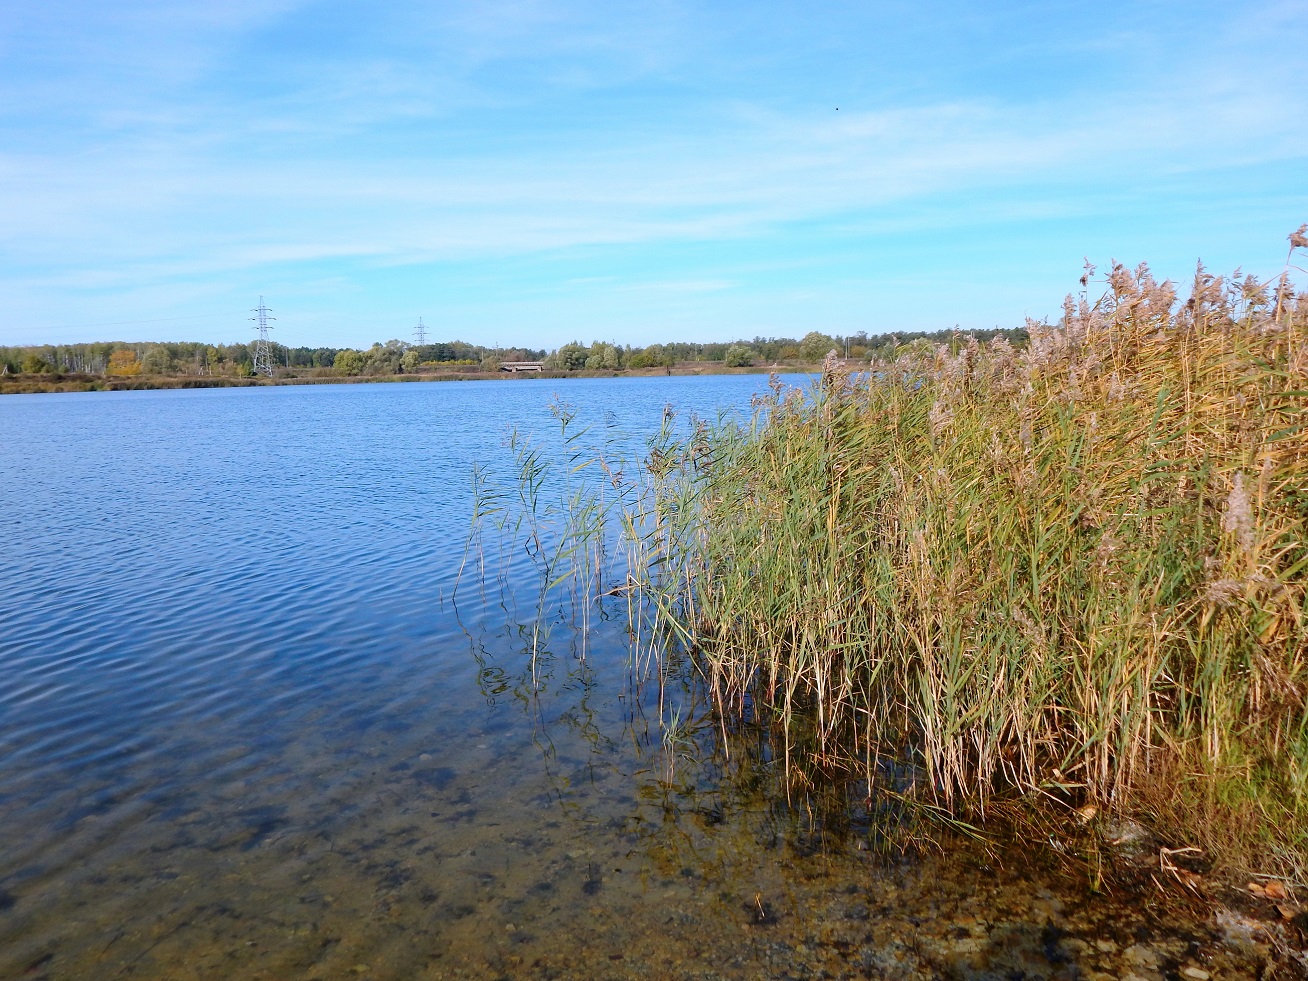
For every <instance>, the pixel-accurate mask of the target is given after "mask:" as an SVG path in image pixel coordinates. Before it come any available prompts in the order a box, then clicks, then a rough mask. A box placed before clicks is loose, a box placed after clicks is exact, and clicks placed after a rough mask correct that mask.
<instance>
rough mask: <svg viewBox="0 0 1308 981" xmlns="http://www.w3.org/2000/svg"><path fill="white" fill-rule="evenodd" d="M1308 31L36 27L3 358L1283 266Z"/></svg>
mask: <svg viewBox="0 0 1308 981" xmlns="http://www.w3.org/2000/svg"><path fill="white" fill-rule="evenodd" d="M1306 69H1308V4H1305V3H1303V2H1302V0H1294V2H1269V3H1239V2H1229V0H1228V2H1221V3H1215V2H1214V3H1209V2H1188V3H1149V2H1132V3H1117V2H1109V3H1101V4H1086V3H1084V2H1077V3H1061V2H1041V3H1012V2H997V3H993V2H992V3H986V4H981V3H974V2H973V3H948V2H940V3H931V2H915V3H909V2H903V3H901V2H866V3H845V2H827V3H823V4H799V3H773V2H767V0H752V2H750V3H730V2H720V3H714V4H707V3H680V2H659V0H650V2H646V3H641V4H628V3H621V2H608V3H603V4H600V3H593V2H591V3H579V2H578V3H574V2H532V0H522V2H504V3H499V2H493V0H492V2H482V3H475V4H463V3H428V4H420V3H419V4H414V3H403V4H397V3H389V2H373V3H366V4H365V3H356V2H351V0H336V2H324V3H300V2H290V0H280V2H279V0H260V2H253V0H239V2H222V0H213V2H207V3H194V4H182V3H164V2H141V0H120V2H115V3H104V2H103V0H96V2H89V0H8V2H7V3H5V4H4V8H3V11H2V12H0V343H10V344H17V343H41V342H48V343H66V342H71V341H82V340H94V339H107V338H123V339H133V340H135V339H159V340H165V339H196V340H212V341H219V340H223V341H227V340H234V339H240V338H245V337H248V336H249V329H248V328H249V324H248V323H247V322H246V320H245V319H244V318H245V317H246V316H248V309H249V308H250V307H253V306H254V305H255V304H256V302H257V300H258V297H259V295H260V294H263V295H264V296H265V297H266V298H267V302H268V303H269V305H270V306H272V307H273V308H274V311H275V315H276V316H277V318H278V320H277V323H276V328H277V331H276V337H277V339H278V340H280V341H282V342H283V343H288V344H293V345H295V344H323V345H330V346H343V345H351V346H363V345H367V344H368V343H371V342H372V341H374V340H385V339H387V338H390V337H401V338H406V339H407V338H409V337H410V336H411V335H412V331H413V327H414V326H415V324H416V321H417V317H418V316H420V315H421V316H423V317H424V319H425V321H426V323H427V325H428V327H429V329H430V332H431V334H432V335H433V336H436V337H439V338H442V339H447V338H453V337H458V338H461V339H465V340H470V341H474V342H480V343H489V344H493V343H502V344H509V343H515V342H516V343H524V344H528V345H531V346H536V347H554V346H557V345H558V344H560V343H563V342H566V341H568V340H572V339H574V338H577V339H581V340H582V341H585V342H589V341H591V340H595V339H604V340H616V341H618V342H620V343H631V344H644V343H650V342H653V341H656V340H669V339H686V340H692V339H702V340H710V339H729V338H735V337H740V336H743V337H752V336H754V335H756V334H762V335H787V334H788V335H802V334H803V333H805V332H806V331H808V330H821V331H825V332H829V333H843V332H852V331H857V330H867V331H869V332H883V331H890V330H914V329H928V330H935V329H940V328H942V327H952V326H953V325H955V324H958V325H961V326H962V327H964V328H973V327H990V326H994V325H1001V326H1017V325H1020V324H1021V323H1022V320H1023V318H1024V317H1026V316H1032V317H1037V318H1040V317H1046V316H1048V317H1055V316H1057V314H1058V309H1059V304H1060V302H1061V299H1062V297H1063V295H1064V294H1065V293H1066V292H1068V291H1069V289H1071V288H1072V287H1074V286H1075V285H1076V278H1077V276H1079V274H1080V269H1081V264H1082V261H1083V257H1085V256H1089V257H1090V259H1091V260H1092V261H1095V262H1098V263H1100V264H1101V266H1103V265H1106V264H1107V263H1108V261H1109V260H1110V259H1118V260H1121V261H1125V262H1128V263H1132V264H1134V263H1136V262H1140V261H1148V262H1149V263H1150V264H1151V265H1152V266H1153V267H1154V268H1155V270H1156V271H1158V272H1159V273H1160V274H1162V275H1166V276H1170V277H1173V278H1176V279H1180V280H1184V279H1185V278H1187V277H1188V276H1190V275H1191V274H1192V273H1193V269H1194V263H1195V261H1196V260H1197V259H1200V258H1202V259H1203V260H1204V262H1205V263H1206V264H1208V265H1209V266H1210V267H1212V268H1214V269H1215V270H1217V271H1230V270H1232V269H1233V268H1234V267H1236V266H1238V265H1242V266H1244V267H1245V269H1246V271H1255V272H1258V273H1265V274H1268V275H1270V274H1272V273H1274V272H1275V271H1277V270H1279V268H1280V266H1281V264H1282V263H1283V262H1284V258H1285V248H1286V239H1285V236H1286V235H1287V233H1288V232H1289V231H1290V230H1291V229H1293V228H1295V227H1297V226H1298V225H1299V224H1300V223H1301V222H1304V221H1308V126H1306V125H1305V120H1308V85H1305V83H1304V79H1305V78H1308V70H1306Z"/></svg>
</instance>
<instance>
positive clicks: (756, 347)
mask: <svg viewBox="0 0 1308 981" xmlns="http://www.w3.org/2000/svg"><path fill="white" fill-rule="evenodd" d="M960 336H964V335H961V334H960V333H959V332H958V331H953V330H940V331H935V332H922V331H907V332H902V333H895V334H876V335H868V334H867V333H865V332H859V333H857V334H852V335H850V336H848V337H845V336H839V335H837V336H831V335H828V334H822V333H819V332H817V331H811V332H810V333H808V334H805V335H804V336H803V337H801V338H790V337H766V338H765V337H755V338H754V339H753V340H748V341H747V340H737V341H730V342H711V343H707V344H693V343H687V342H681V341H675V342H672V343H667V344H651V345H649V346H648V347H633V346H630V345H620V344H611V343H608V342H606V341H595V342H594V343H592V344H588V345H587V344H582V343H580V342H577V341H574V342H573V343H570V344H564V345H563V346H562V347H560V348H557V349H556V350H553V351H546V350H542V349H533V348H525V347H523V348H499V347H495V348H491V347H483V346H482V345H480V344H468V343H466V342H464V341H446V342H441V343H436V344H410V343H408V342H406V341H400V340H390V341H386V342H385V343H377V344H374V345H373V346H372V347H370V348H368V349H366V350H357V349H354V348H332V347H285V346H283V345H281V344H277V343H270V348H271V354H272V361H273V362H274V364H275V366H276V370H277V373H278V374H279V375H283V376H286V377H299V376H319V375H321V376H330V375H348V376H356V375H398V374H422V373H431V372H438V371H449V370H462V371H469V372H475V371H496V370H498V369H499V368H500V366H501V365H502V364H503V363H505V362H512V361H541V362H544V365H545V367H546V369H547V370H551V371H557V372H578V371H603V372H612V371H623V370H628V369H630V370H640V369H650V368H672V367H675V366H676V365H679V364H701V363H716V364H720V365H724V366H726V367H733V368H747V367H751V366H766V365H772V364H783V365H784V364H816V363H818V362H820V361H822V359H823V358H825V357H826V356H827V354H828V352H830V351H836V352H837V354H839V355H840V356H841V357H844V358H849V359H853V360H859V361H861V360H867V359H874V358H876V359H884V358H887V357H894V356H895V354H896V353H898V352H899V351H900V350H901V349H902V348H903V347H904V346H906V345H913V344H938V343H950V342H951V341H953V340H955V339H957V338H959V337H960ZM966 336H973V337H976V338H977V339H978V340H980V341H982V342H985V341H989V340H990V339H992V338H993V337H996V336H1003V337H1005V338H1006V339H1007V340H1008V341H1009V342H1010V343H1012V344H1014V345H1015V346H1023V345H1025V343H1026V338H1027V332H1026V329H1025V328H1016V329H1008V330H1001V329H994V330H982V331H972V332H970V333H969V334H968V335H966ZM254 353H255V342H254V341H253V340H251V341H247V342H244V343H239V344H204V343H200V342H194V341H178V342H154V341H138V342H128V341H101V342H96V343H91V344H44V345H32V346H22V347H0V375H18V374H23V375H63V374H74V375H106V376H131V375H156V376H158V375H169V376H206V375H209V376H226V377H232V378H239V377H248V376H249V375H251V374H252V373H253V371H254Z"/></svg>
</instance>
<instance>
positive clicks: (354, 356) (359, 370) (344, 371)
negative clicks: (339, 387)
mask: <svg viewBox="0 0 1308 981" xmlns="http://www.w3.org/2000/svg"><path fill="white" fill-rule="evenodd" d="M367 364H368V356H367V355H366V354H364V353H363V352H362V351H351V350H345V351H337V352H336V360H335V361H333V362H332V368H333V369H335V371H336V373H337V374H340V375H361V374H363V369H364V368H365V367H367Z"/></svg>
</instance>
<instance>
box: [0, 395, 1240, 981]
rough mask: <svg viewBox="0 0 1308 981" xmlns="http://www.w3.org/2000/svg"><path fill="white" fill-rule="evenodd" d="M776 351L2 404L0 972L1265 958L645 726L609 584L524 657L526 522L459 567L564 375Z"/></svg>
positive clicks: (181, 974) (762, 761)
mask: <svg viewBox="0 0 1308 981" xmlns="http://www.w3.org/2000/svg"><path fill="white" fill-rule="evenodd" d="M764 383H765V379H762V378H759V377H757V376H744V377H741V376H734V377H722V376H719V377H714V378H703V379H697V378H678V379H641V380H636V379H623V380H617V381H609V380H594V381H572V382H568V383H567V384H566V385H558V384H556V383H549V382H540V381H527V380H519V381H514V382H503V383H465V384H441V385H437V384H430V385H350V386H323V387H305V388H265V389H244V390H210V391H174V392H137V393H113V394H109V393H105V394H88V395H45V396H13V397H9V398H7V399H5V400H4V401H3V402H0V440H2V441H3V445H5V446H6V447H7V448H8V449H9V452H8V454H7V456H6V458H5V460H4V462H3V464H0V468H2V469H0V473H2V474H3V478H2V479H0V506H2V507H3V513H4V515H5V516H6V518H7V532H8V534H7V535H6V542H5V545H4V546H3V548H0V631H2V632H0V669H2V670H3V682H2V683H0V820H2V821H3V828H4V833H3V835H2V836H0V978H9V977H16V978H17V977H22V978H40V977H45V978H115V977H133V978H178V979H182V978H215V979H216V978H306V979H307V978H320V979H328V978H379V979H380V978H417V977H431V978H439V977H457V976H466V977H496V976H501V975H508V976H529V977H628V976H638V977H742V978H744V977H772V976H775V977H784V976H793V977H810V976H831V977H842V976H848V977H931V976H957V977H992V976H993V977H1014V976H1019V977H1080V976H1088V975H1090V974H1092V973H1093V972H1094V971H1097V970H1100V971H1104V972H1106V973H1107V975H1120V974H1121V973H1122V971H1123V970H1124V967H1123V965H1126V966H1128V967H1130V968H1131V970H1132V971H1133V972H1134V973H1136V974H1138V975H1139V976H1141V977H1146V978H1147V977H1164V976H1168V974H1169V972H1171V973H1172V974H1175V972H1176V971H1177V970H1180V969H1182V968H1183V967H1185V966H1187V965H1191V966H1194V965H1198V964H1208V965H1209V967H1210V968H1213V967H1214V965H1217V966H1220V968H1221V970H1222V971H1224V972H1225V973H1226V975H1227V976H1230V975H1231V974H1232V973H1236V974H1238V973H1241V972H1247V971H1253V970H1256V969H1257V962H1258V958H1259V957H1261V956H1262V954H1260V953H1258V951H1257V950H1254V949H1253V948H1249V950H1246V951H1245V952H1244V953H1240V952H1239V951H1238V950H1236V949H1235V948H1231V947H1230V946H1229V945H1226V944H1223V943H1221V942H1219V940H1220V938H1219V931H1217V930H1215V928H1213V927H1212V926H1211V924H1206V923H1204V922H1199V921H1193V922H1192V921H1189V920H1186V919H1184V917H1182V918H1180V919H1178V916H1177V914H1176V912H1175V910H1172V909H1171V908H1170V907H1169V908H1168V910H1169V911H1163V910H1162V908H1161V907H1160V908H1159V909H1156V910H1151V909H1150V908H1149V907H1148V905H1147V904H1146V905H1143V906H1140V905H1137V906H1134V907H1122V906H1118V905H1115V904H1113V903H1111V902H1108V901H1105V900H1102V899H1097V898H1094V897H1088V896H1085V895H1082V894H1080V893H1079V892H1078V891H1077V890H1075V889H1073V888H1071V887H1069V886H1067V885H1066V884H1061V885H1060V882H1061V881H1062V880H1059V879H1058V878H1057V877H1055V876H1049V875H1045V874H1043V873H1042V872H1040V871H1039V870H1038V869H1036V868H1033V867H1032V865H1031V863H1030V862H1029V861H1027V860H1026V859H1025V858H1023V857H1021V856H1019V857H1016V858H1014V857H1012V856H1010V857H1008V858H1007V859H999V858H996V857H995V856H994V855H989V854H986V853H984V852H983V851H980V850H965V851H960V852H958V853H956V854H947V855H943V856H935V857H929V858H926V859H920V860H915V861H912V862H887V860H886V859H884V858H883V857H879V856H873V855H872V854H871V853H870V852H868V851H866V850H864V847H865V845H866V840H865V837H860V834H859V831H860V829H859V828H858V827H856V826H855V827H852V828H850V827H844V826H841V825H840V823H839V822H835V823H832V822H831V821H824V820H820V819H818V818H815V816H814V812H813V803H812V802H807V801H803V800H797V801H796V800H792V801H791V802H790V805H789V806H787V804H786V802H785V801H784V800H780V801H778V800H776V799H775V798H772V797H769V796H768V793H767V790H768V788H769V787H772V786H775V780H774V779H773V778H774V776H775V775H774V774H773V773H771V771H770V764H769V763H768V760H767V754H766V752H765V751H764V752H760V753H758V754H754V755H753V756H752V757H749V756H748V754H747V758H746V759H740V758H739V757H737V758H736V759H735V760H734V761H725V760H721V759H718V758H716V757H710V756H708V755H706V749H705V747H706V746H707V745H708V743H709V740H700V741H698V742H697V741H696V740H694V739H688V740H687V741H685V742H684V743H683V744H678V745H674V746H668V745H667V744H665V743H663V742H662V740H661V737H660V735H659V732H658V729H657V725H656V723H654V722H653V721H652V719H653V716H652V714H651V713H652V707H651V705H650V704H649V699H650V695H649V693H648V692H637V691H634V690H632V689H631V687H630V686H629V684H628V683H627V681H628V676H627V672H626V657H627V651H626V644H625V639H624V632H623V626H624V621H623V620H622V618H621V617H620V616H617V615H615V613H614V611H609V615H608V616H607V618H606V615H605V614H604V613H603V611H596V615H595V619H594V620H593V621H591V622H588V623H587V624H586V625H585V627H584V629H583V628H578V627H577V626H576V624H574V623H572V622H571V621H569V620H568V618H567V617H566V616H565V617H563V622H560V623H557V624H555V630H554V631H553V633H552V634H551V635H550V639H549V641H548V643H546V644H545V645H544V646H543V647H542V648H541V650H540V652H539V654H538V657H537V659H536V661H535V663H534V664H533V663H532V661H531V658H530V657H529V655H528V653H527V651H529V649H530V647H531V641H530V630H531V628H532V624H533V620H534V616H533V610H534V605H533V596H534V592H533V591H534V590H535V588H536V586H537V582H536V580H534V578H533V576H532V573H531V566H530V562H529V561H528V559H527V557H525V556H523V555H519V554H516V553H515V554H511V555H509V556H508V557H507V562H506V564H505V566H504V567H503V568H502V569H500V570H498V571H499V572H502V573H503V575H502V576H492V577H491V580H492V581H491V582H489V583H483V582H480V581H478V580H477V578H476V577H475V576H472V577H470V576H465V578H464V582H463V585H462V586H460V587H459V588H458V589H457V590H456V579H457V577H458V572H459V568H460V565H461V564H462V563H463V561H464V558H465V543H466V540H467V534H468V528H469V515H470V513H471V510H472V505H473V496H472V486H471V480H470V473H471V468H472V466H473V465H474V464H481V465H483V466H485V467H487V468H488V469H489V470H490V471H491V472H492V474H494V473H503V471H504V468H505V467H506V466H507V464H508V462H509V460H510V454H509V452H508V451H507V449H506V448H505V447H504V446H503V445H502V444H503V438H504V436H505V435H506V433H507V431H508V429H509V427H510V426H513V425H516V426H519V427H521V428H523V429H525V430H527V431H529V432H533V433H536V434H538V436H539V438H541V439H542V440H544V441H545V442H546V443H548V442H549V441H550V439H551V436H550V434H552V433H553V432H554V431H555V429H556V426H555V424H554V423H553V421H552V420H551V417H550V413H549V411H548V404H549V401H550V399H551V396H552V395H553V393H554V392H555V391H556V390H557V391H558V392H560V393H561V394H562V395H564V396H565V397H566V398H567V399H568V400H569V401H570V402H571V403H573V404H574V405H575V406H576V407H577V409H578V410H579V412H580V420H581V421H587V422H591V423H594V424H595V425H596V426H597V427H598V428H599V429H601V430H605V431H607V428H606V427H616V428H618V429H621V430H623V431H627V432H633V433H640V432H648V431H651V430H652V429H653V427H655V426H656V425H657V424H658V422H659V420H660V419H661V417H662V413H663V407H664V405H665V404H667V403H672V404H674V405H676V406H678V407H679V408H680V409H682V410H689V411H697V412H700V413H702V414H705V415H711V414H713V413H714V412H715V411H716V410H717V409H718V408H720V407H731V406H734V407H736V408H737V409H739V410H742V411H745V412H747V411H748V406H749V400H750V397H751V395H752V394H753V393H754V392H756V391H758V390H759V389H760V388H761V387H762V385H763V384H764ZM597 438H598V437H597ZM473 559H474V563H475V561H476V559H477V556H476V555H475V554H474V555H473ZM583 640H584V642H585V643H584V650H585V656H584V657H582V656H581V651H582V649H583V644H582V641H583ZM670 697H673V698H676V699H682V700H685V701H686V703H687V704H686V705H685V710H686V712H687V716H688V717H692V718H694V717H697V716H696V714H695V712H694V706H693V705H692V704H690V702H692V701H693V699H694V697H695V696H694V693H693V691H692V690H691V689H689V688H681V689H678V690H676V691H673V692H672V693H671V695H670ZM1137 948H1138V949H1137ZM1131 951H1136V953H1135V954H1131ZM1233 951H1234V952H1233ZM1251 951H1252V952H1251ZM1133 958H1134V959H1133ZM1151 958H1152V960H1151ZM1241 958H1243V959H1241ZM1251 965H1252V966H1251ZM824 972H825V973H824Z"/></svg>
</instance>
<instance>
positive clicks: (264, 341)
mask: <svg viewBox="0 0 1308 981" xmlns="http://www.w3.org/2000/svg"><path fill="white" fill-rule="evenodd" d="M250 312H251V313H253V314H254V316H253V317H251V318H250V319H251V320H253V321H254V322H255V323H257V324H258V325H259V326H258V328H256V329H257V330H258V331H259V340H258V341H257V342H256V343H255V346H254V373H255V374H256V375H267V376H268V377H269V378H271V377H272V376H273V366H272V348H271V347H269V346H268V331H270V330H272V328H271V327H269V326H268V321H270V320H276V319H277V318H276V317H270V316H268V314H270V313H272V311H271V310H270V309H269V308H268V307H266V306H264V303H263V297H262V296H260V297H259V305H258V306H257V307H255V308H254V309H253V310H251V311H250Z"/></svg>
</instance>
